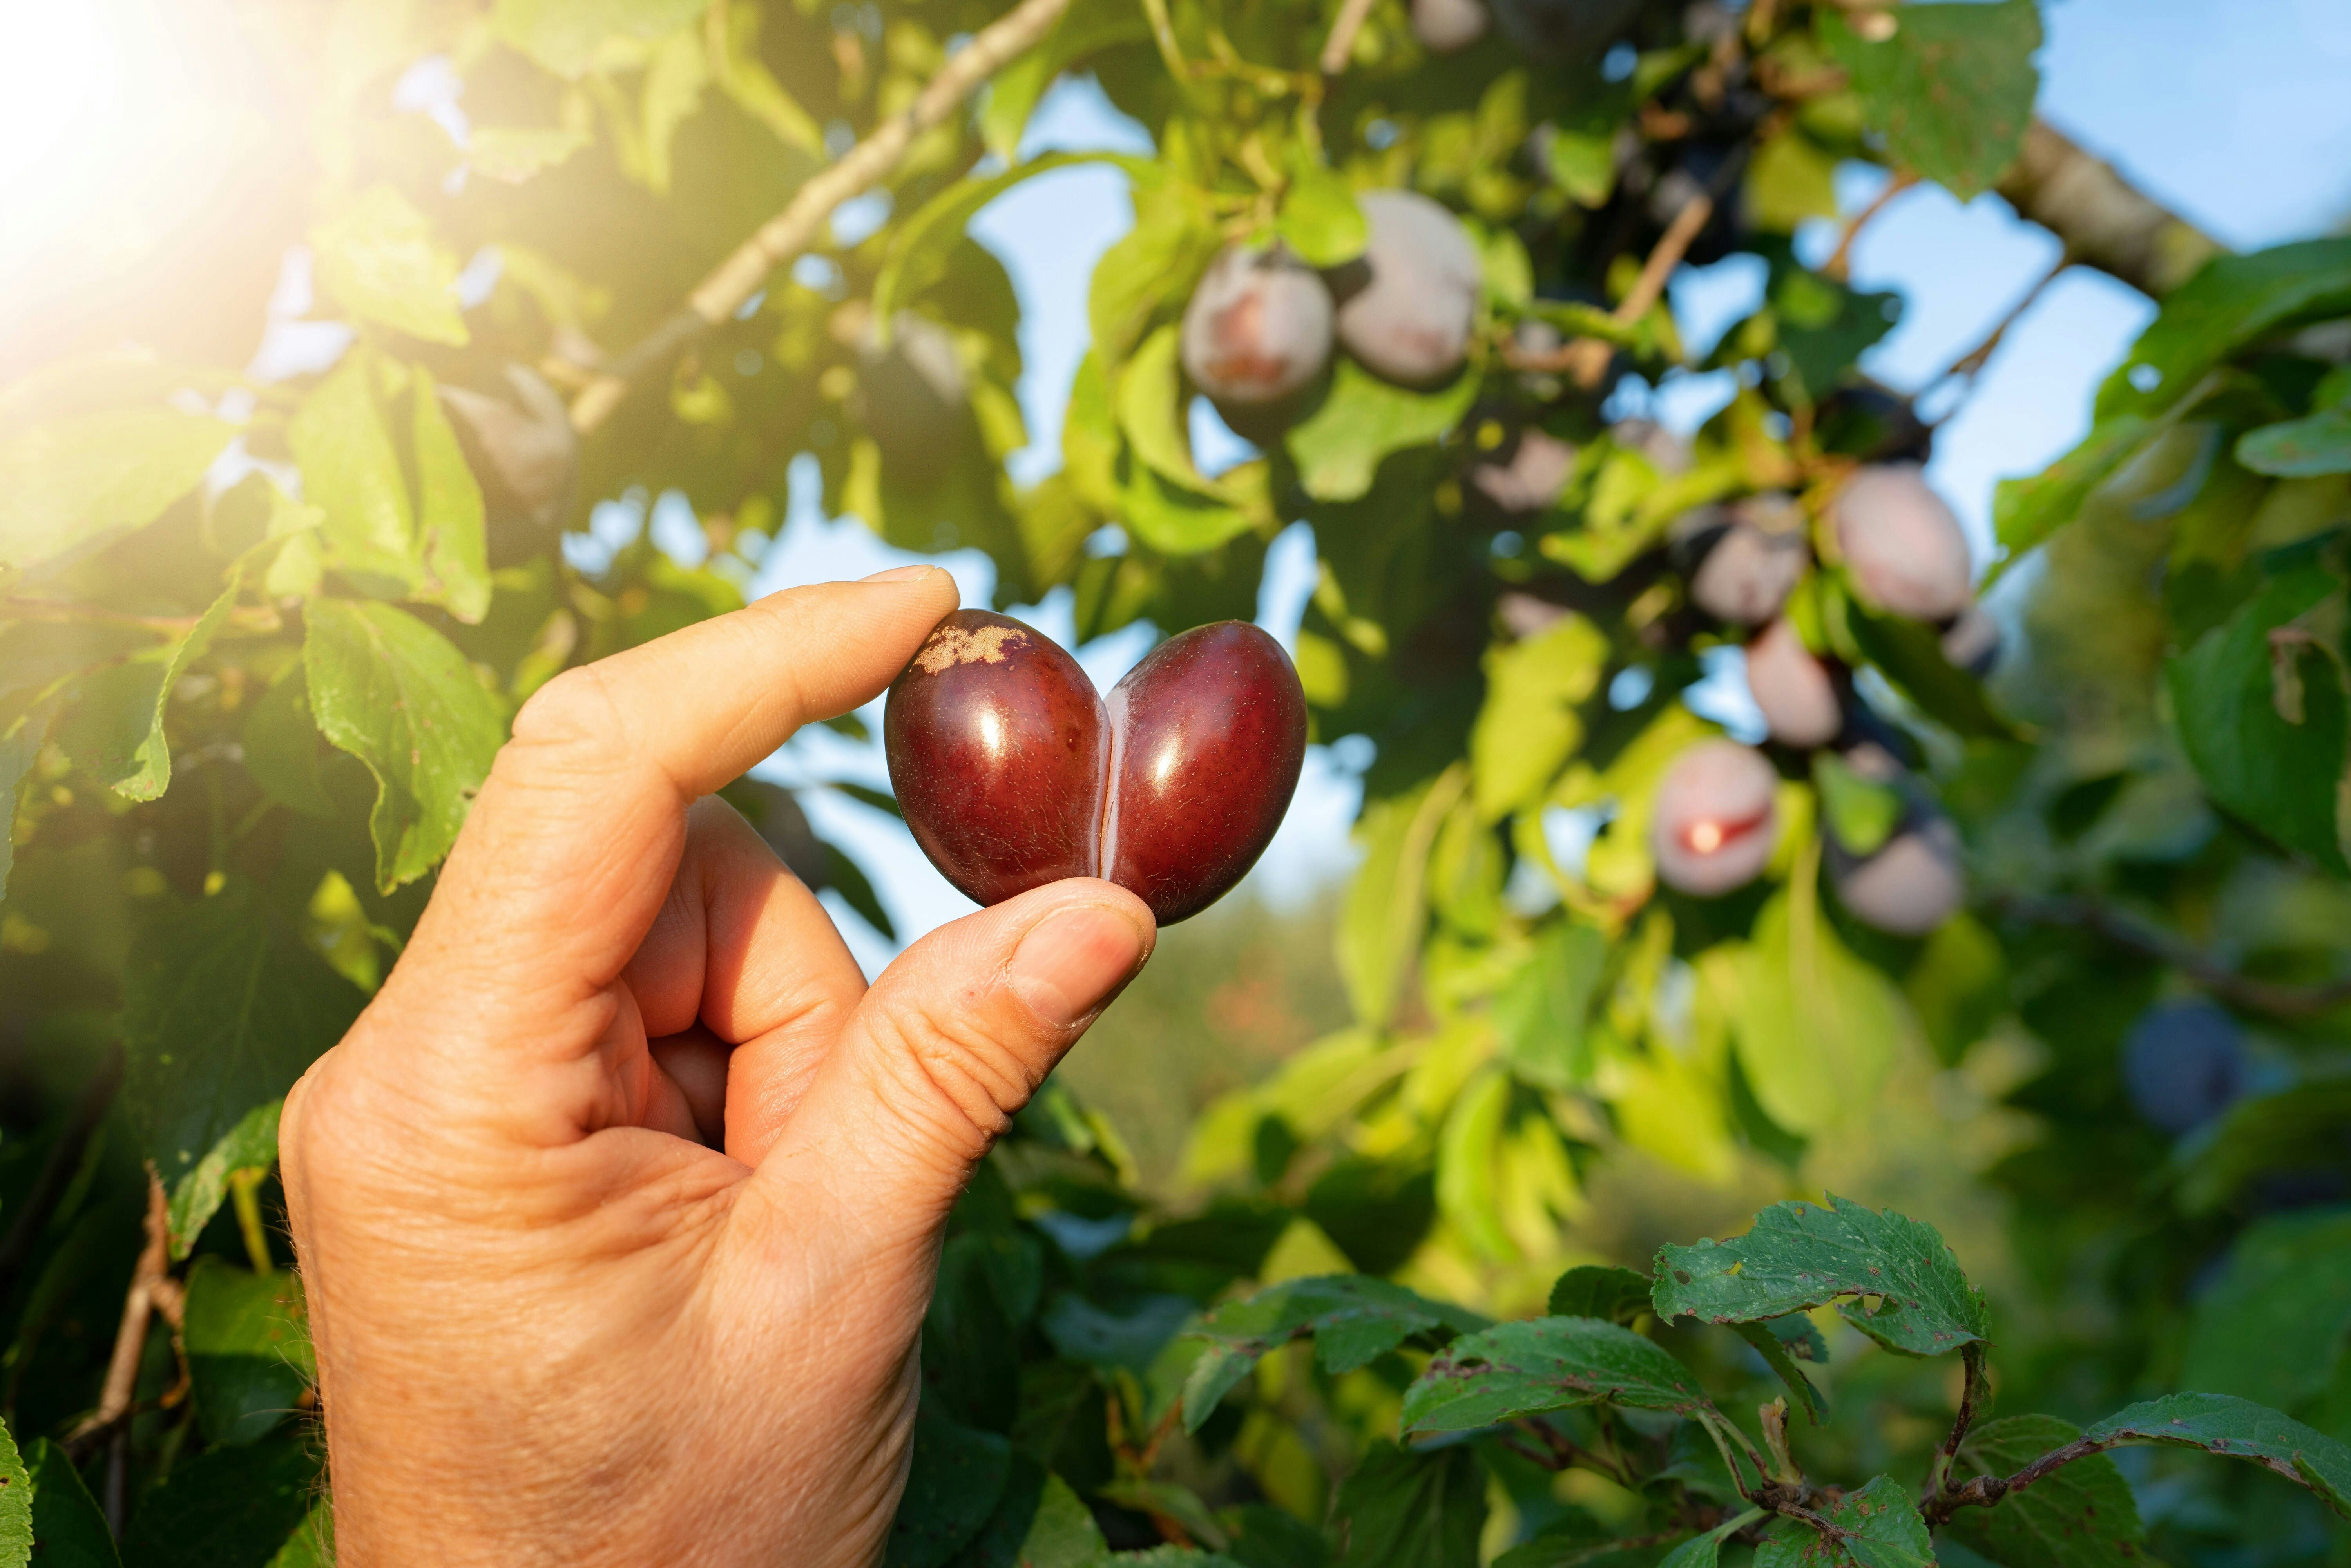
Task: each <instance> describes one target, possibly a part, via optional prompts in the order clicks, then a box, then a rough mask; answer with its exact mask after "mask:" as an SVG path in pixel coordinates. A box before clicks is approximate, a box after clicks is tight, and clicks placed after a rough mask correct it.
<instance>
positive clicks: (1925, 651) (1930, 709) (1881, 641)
mask: <svg viewBox="0 0 2351 1568" xmlns="http://www.w3.org/2000/svg"><path fill="white" fill-rule="evenodd" d="M1844 622H1845V625H1846V627H1847V629H1849V630H1850V631H1851V632H1853V640H1854V642H1855V643H1856V644H1858V645H1859V646H1860V649H1861V651H1862V653H1865V654H1866V655H1867V656H1868V658H1869V662H1870V663H1871V664H1876V666H1877V667H1878V670H1879V672H1880V673H1881V674H1884V675H1885V676H1886V679H1888V680H1890V681H1892V682H1893V683H1894V684H1895V685H1897V686H1899V687H1901V688H1902V690H1903V692H1904V693H1905V694H1906V695H1908V696H1909V697H1910V699H1911V700H1912V701H1913V702H1916V703H1917V705H1918V706H1919V707H1920V708H1921V709H1922V710H1923V711H1924V712H1925V713H1926V714H1927V716H1928V717H1929V718H1932V719H1934V720H1935V721H1936V722H1938V723H1939V724H1942V725H1945V726H1947V727H1949V728H1950V729H1951V730H1952V731H1954V732H1955V733H1957V734H1959V735H1961V736H1967V737H1982V738H1985V739H1991V740H2006V739H2012V738H2014V737H2015V734H2016V730H2015V727H2013V726H2011V724H2010V723H2009V722H2008V720H2006V719H2005V718H2002V717H2001V715H2000V712H1999V710H1998V709H1996V708H1994V707H1993V706H1991V698H1990V697H1988V696H1987V695H1984V688H1983V683H1982V682H1981V681H1980V680H1978V679H1977V678H1976V677H1975V676H1973V675H1971V674H1969V673H1968V672H1967V671H1965V670H1962V669H1960V668H1959V666H1957V665H1956V664H1952V663H1951V661H1950V660H1949V658H1947V657H1945V656H1944V653H1943V644H1942V639H1941V638H1940V636H1939V635H1938V633H1937V632H1936V631H1935V629H1934V628H1933V627H1932V626H1929V625H1928V624H1927V623H1926V622H1922V621H1909V620H1905V619H1904V618H1903V617H1901V616H1899V615H1875V614H1872V613H1871V612H1868V611H1866V610H1865V609H1863V608H1862V607H1861V605H1860V603H1859V602H1858V601H1855V600H1853V599H1851V598H1850V597H1848V599H1847V600H1846V602H1845V607H1844Z"/></svg>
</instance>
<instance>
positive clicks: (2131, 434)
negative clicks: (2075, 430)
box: [1991, 414, 2160, 560]
mask: <svg viewBox="0 0 2351 1568" xmlns="http://www.w3.org/2000/svg"><path fill="white" fill-rule="evenodd" d="M2159 428H2160V423H2159V422H2158V421H2156V420H2151V419H2148V418H2147V417H2145V416H2143V415H2139V414H2118V415H2116V417H2115V418H2113V419H2102V420H2100V421H2099V422H2098V423H2096V424H2095V426H2093V427H2092V428H2091V431H2090V434H2087V435H2085V436H2084V437H2083V438H2082V444H2080V445H2078V446H2076V447H2074V450H2073V451H2071V452H2068V453H2067V454H2065V455H2064V456H2063V457H2060V458H2059V459H2058V460H2057V461H2056V462H2054V463H2053V464H2051V465H2049V466H2048V467H2046V468H2044V469H2043V470H2042V471H2041V472H2040V473H2038V474H2035V475H2032V476H2029V477H2026V478H2022V479H2002V480H2001V482H2000V483H1999V484H1998V485H1997V486H1994V487H1993V489H1992V503H1991V520H1992V532H1993V534H1994V535H1995V536H1996V537H1998V538H1999V539H2000V542H2001V547H2002V548H2003V549H2006V551H2007V552H2008V554H2007V558H2006V559H2009V560H2014V559H2016V558H2017V557H2018V556H2020V555H2022V554H2023V553H2024V552H2025V551H2026V550H2029V549H2032V547H2033V546H2035V545H2037V544H2039V543H2040V542H2041V541H2042V540H2043V539H2045V538H2048V537H2049V536H2050V535H2051V534H2053V533H2055V532H2056V531H2057V530H2058V529H2059V528H2063V527H2064V525H2066V524H2067V523H2070V522H2072V521H2073V520H2074V516H2075V514H2077V513H2078V512H2080V511H2081V509H2082V503H2083V502H2085V501H2086V500H2088V499H2089V498H2090V492H2092V491H2093V490H2095V489H2096V488H2097V487H2098V486H2100V485H2102V484H2104V483H2105V481H2106V478H2107V476H2110V475H2111V474H2113V473H2114V471H2115V470H2116V469H2117V468H2119V467H2121V466H2122V465H2123V463H2124V461H2125V460H2126V459H2127V458H2128V457H2129V456H2130V455H2131V454H2133V453H2134V452H2137V450H2138V449H2139V446H2140V444H2142V443H2143V442H2145V441H2146V440H2147V438H2148V437H2150V436H2151V435H2153V434H2155V433H2156V431H2157V430H2158V429H2159Z"/></svg>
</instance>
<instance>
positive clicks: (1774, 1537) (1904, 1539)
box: [1755, 1476, 1935, 1568]
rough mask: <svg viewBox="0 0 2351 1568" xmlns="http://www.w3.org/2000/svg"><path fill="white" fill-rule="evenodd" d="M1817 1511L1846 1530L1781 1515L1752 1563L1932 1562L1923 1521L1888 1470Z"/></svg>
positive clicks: (1770, 1566)
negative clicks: (1828, 1531) (1831, 1533)
mask: <svg viewBox="0 0 2351 1568" xmlns="http://www.w3.org/2000/svg"><path fill="white" fill-rule="evenodd" d="M1821 1513H1822V1515H1823V1517H1824V1518H1826V1519H1827V1520H1828V1521H1829V1522H1830V1523H1831V1524H1833V1525H1834V1526H1835V1527H1836V1528H1837V1529H1838V1530H1840V1531H1844V1532H1845V1533H1844V1535H1843V1536H1841V1537H1837V1538H1834V1539H1832V1538H1830V1537H1828V1536H1824V1535H1823V1534H1821V1533H1820V1531H1816V1530H1814V1529H1813V1527H1812V1526H1811V1525H1809V1524H1805V1523H1802V1522H1801V1521H1797V1520H1792V1519H1782V1520H1780V1521H1777V1522H1776V1523H1774V1524H1773V1525H1772V1526H1771V1530H1770V1531H1767V1532H1766V1533H1765V1535H1764V1537H1763V1543H1762V1544H1761V1546H1758V1547H1757V1548H1756V1549H1755V1568H1935V1547H1934V1542H1932V1541H1931V1540H1929V1539H1928V1534H1927V1521H1925V1520H1923V1519H1921V1518H1919V1517H1918V1509H1917V1505H1916V1504H1915V1503H1913V1502H1912V1501H1911V1500H1910V1494H1909V1491H1908V1490H1907V1488H1905V1487H1904V1486H1903V1485H1902V1483H1901V1482H1900V1481H1897V1480H1896V1479H1894V1478H1893V1477H1892V1476H1879V1477H1878V1478H1876V1479H1875V1480H1873V1481H1871V1482H1870V1483H1869V1484H1868V1485H1867V1486H1865V1487H1863V1488H1862V1489H1861V1490H1859V1491H1852V1492H1847V1493H1846V1494H1845V1495H1844V1496H1843V1497H1841V1498H1839V1499H1837V1500H1836V1501H1834V1502H1833V1503H1831V1504H1829V1505H1828V1506H1827V1507H1825V1508H1823V1509H1822V1510H1821Z"/></svg>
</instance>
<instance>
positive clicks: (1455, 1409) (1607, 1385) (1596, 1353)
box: [1400, 1318, 1714, 1434]
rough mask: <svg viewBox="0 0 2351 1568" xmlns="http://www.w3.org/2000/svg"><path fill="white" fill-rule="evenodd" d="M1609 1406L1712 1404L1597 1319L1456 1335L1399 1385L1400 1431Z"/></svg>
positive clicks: (1681, 1375)
mask: <svg viewBox="0 0 2351 1568" xmlns="http://www.w3.org/2000/svg"><path fill="white" fill-rule="evenodd" d="M1593 1404H1607V1405H1618V1406H1625V1407H1626V1408H1629V1409H1635V1410H1665V1411H1670V1412H1672V1413H1673V1414H1675V1415H1677V1416H1698V1414H1699V1413H1701V1412H1711V1411H1712V1410H1713V1408H1714V1406H1712V1404H1710V1403H1709V1402H1708V1399H1707V1396H1706V1392H1705V1390H1703V1389H1701V1388H1700V1387H1699V1386H1698V1379H1697V1378H1695V1377H1693V1376H1692V1375H1690V1374H1689V1371H1688V1370H1687V1368H1685V1367H1684V1366H1683V1365H1682V1364H1681V1363H1680V1362H1678V1361H1676V1360H1675V1359H1674V1358H1673V1357H1672V1356H1671V1355H1670V1354H1667V1352H1666V1351H1665V1350H1664V1349H1663V1348H1662V1347H1660V1346H1659V1345H1657V1344H1656V1343H1655V1342H1653V1341H1650V1340H1646V1339H1644V1338H1642V1337H1641V1336H1640V1335H1639V1334H1636V1333H1634V1332H1633V1331H1632V1330H1630V1329H1627V1328H1620V1327H1618V1326H1617V1325H1616V1324H1614V1323H1611V1322H1602V1321H1600V1320H1599V1319H1597V1318H1536V1319H1533V1320H1531V1322H1514V1323H1502V1324H1499V1325H1498V1326H1496V1327H1494V1328H1491V1329H1488V1330H1487V1331H1486V1332H1485V1333H1477V1334H1470V1335H1468V1336H1467V1337H1465V1338H1463V1339H1459V1340H1456V1341H1455V1342H1454V1343H1452V1344H1451V1345H1450V1346H1449V1347H1447V1349H1446V1350H1445V1351H1443V1352H1442V1353H1440V1354H1438V1355H1437V1358H1436V1359H1435V1360H1433V1361H1431V1362H1430V1363H1429V1364H1428V1370H1427V1371H1426V1372H1424V1373H1422V1374H1421V1375H1420V1377H1419V1378H1418V1379H1417V1380H1416V1382H1415V1383H1414V1384H1413V1385H1412V1386H1411V1387H1410V1388H1407V1389H1406V1390H1405V1396H1404V1413H1403V1415H1402V1416H1401V1417H1400V1419H1401V1422H1402V1427H1403V1430H1404V1431H1405V1433H1407V1434H1411V1433H1417V1432H1464V1431H1468V1430H1469V1429H1470V1428H1471V1427H1489V1426H1492V1425H1494V1424H1495V1423H1497V1422H1501V1421H1508V1420H1511V1419H1513V1418H1515V1417H1517V1416H1540V1415H1542V1414H1543V1413H1544V1412H1546V1411H1550V1410H1565V1409H1568V1408H1570V1407H1572V1406H1578V1405H1593Z"/></svg>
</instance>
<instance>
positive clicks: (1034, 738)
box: [882, 610, 1110, 904]
mask: <svg viewBox="0 0 2351 1568" xmlns="http://www.w3.org/2000/svg"><path fill="white" fill-rule="evenodd" d="M882 745H883V752H884V753H885V755H886V756H887V757H888V758H889V762H890V782H891V785H892V787H893V789H895V790H896V791H897V795H898V809H899V810H901V811H903V812H904V813H905V817H906V826H907V827H908V828H909V829H911V830H912V831H913V832H914V841H915V842H916V843H918V844H920V845H921V846H922V847H923V852H924V853H925V854H926V855H928V856H930V858H931V863H932V864H933V865H935V866H936V867H938V868H939V871H940V873H941V874H943V875H944V876H946V879H947V880H948V881H949V882H951V883H955V885H956V888H957V889H959V890H960V891H961V892H962V893H963V894H965V895H966V896H967V897H969V898H971V899H973V900H975V901H976V902H977V903H980V904H1000V903H1002V902H1003V901H1004V900H1006V899H1008V898H1010V897H1013V896H1014V895H1015V894H1023V893H1026V892H1028V891H1029V889H1030V888H1032V887H1042V886H1044V885H1045V883H1049V882H1058V881H1060V880H1061V878H1063V877H1066V876H1092V874H1093V873H1094V865H1095V843H1096V834H1097V831H1098V830H1099V824H1100V821H1101V818H1102V784H1101V780H1102V772H1103V767H1104V764H1105V762H1106V761H1107V759H1108V757H1109V752H1110V727H1109V725H1108V724H1107V723H1106V722H1104V718H1103V715H1102V699H1101V698H1100V697H1099V696H1097V695H1095V694H1094V685H1093V682H1092V681H1091V680H1089V679H1087V677H1086V673H1085V671H1084V670H1082V669H1081V668H1080V667H1079V666H1078V662H1077V661H1076V660H1075V659H1072V658H1071V657H1070V655H1069V654H1068V653H1065V652H1063V651H1062V649H1061V645H1060V644H1059V643H1055V642H1054V641H1053V640H1052V639H1051V638H1050V637H1048V636H1046V635H1045V634H1044V633H1043V632H1039V631H1037V630H1036V629H1035V628H1033V627H1029V626H1024V625H1022V624H1021V623H1020V622H1018V621H1015V620H1013V619H1012V618H1011V617H1010V616H1008V615H994V614H990V613H989V612H987V611H984V610H958V611H956V612H955V613H954V614H953V615H950V616H948V617H947V618H946V620H945V621H942V622H939V624H938V627H937V629H936V630H935V631H934V632H932V633H931V634H930V637H929V638H928V639H927V640H926V641H925V643H923V646H922V649H921V651H920V652H918V653H916V654H915V655H914V663H912V664H908V665H907V666H906V668H905V672H904V674H901V675H900V676H899V677H898V679H897V680H896V682H895V683H893V685H891V687H890V701H889V706H887V707H886V708H885V709H884V710H883V718H882Z"/></svg>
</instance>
